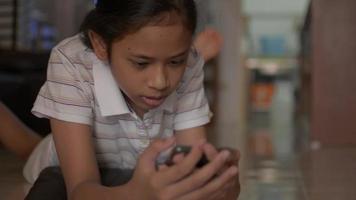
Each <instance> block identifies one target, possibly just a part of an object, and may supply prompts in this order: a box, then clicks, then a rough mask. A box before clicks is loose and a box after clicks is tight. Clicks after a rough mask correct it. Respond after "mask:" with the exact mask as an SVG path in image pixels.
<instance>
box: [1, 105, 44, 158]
mask: <svg viewBox="0 0 356 200" xmlns="http://www.w3.org/2000/svg"><path fill="white" fill-rule="evenodd" d="M40 141H41V137H40V136H39V135H38V134H37V133H35V132H33V131H32V130H31V129H30V128H28V127H27V126H26V125H25V124H24V123H22V122H21V120H19V118H18V117H17V116H16V115H14V113H12V112H11V110H9V109H8V108H7V107H6V106H5V105H4V104H3V103H2V102H0V143H2V144H3V145H4V146H5V148H6V149H8V150H9V151H11V152H13V153H15V154H16V155H17V156H19V157H21V158H23V159H25V160H26V159H27V158H28V156H29V155H30V154H31V152H32V150H33V149H34V148H35V147H36V145H37V144H38V143H39V142H40Z"/></svg>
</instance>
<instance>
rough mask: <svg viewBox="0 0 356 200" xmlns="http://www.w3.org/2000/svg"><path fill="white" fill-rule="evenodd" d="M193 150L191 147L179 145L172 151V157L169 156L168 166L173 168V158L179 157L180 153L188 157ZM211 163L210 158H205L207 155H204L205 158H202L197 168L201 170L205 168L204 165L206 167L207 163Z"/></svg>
mask: <svg viewBox="0 0 356 200" xmlns="http://www.w3.org/2000/svg"><path fill="white" fill-rule="evenodd" d="M191 149H192V148H191V147H190V146H184V145H177V146H176V147H174V149H173V150H172V153H171V155H170V156H169V159H168V161H167V162H166V164H167V165H168V166H171V165H173V164H174V163H173V158H174V156H175V155H178V154H180V153H182V154H184V155H187V154H188V153H189V152H190V150H191ZM208 162H209V160H208V158H207V157H206V156H205V154H203V156H202V157H201V158H200V160H199V162H198V163H197V165H196V167H197V168H201V167H203V166H204V165H206V164H207V163H208Z"/></svg>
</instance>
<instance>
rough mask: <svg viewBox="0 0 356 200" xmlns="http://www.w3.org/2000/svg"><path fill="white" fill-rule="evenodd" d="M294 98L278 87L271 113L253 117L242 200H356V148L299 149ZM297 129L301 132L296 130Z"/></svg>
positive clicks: (287, 87)
mask: <svg viewBox="0 0 356 200" xmlns="http://www.w3.org/2000/svg"><path fill="white" fill-rule="evenodd" d="M292 97H293V95H292V90H291V85H290V83H288V82H279V83H277V85H276V93H275V95H274V98H273V102H272V106H271V109H270V110H269V112H259V113H258V112H255V113H252V118H251V123H250V132H249V133H248V134H249V135H248V136H249V137H250V139H251V140H252V141H253V142H252V143H251V144H252V145H251V144H250V148H249V155H248V156H247V157H248V159H247V160H248V161H247V162H248V170H247V173H246V174H244V175H243V180H244V183H243V184H242V193H241V196H240V198H239V199H240V200H356V147H339V148H320V149H316V150H305V149H303V150H301V149H299V150H298V148H296V147H297V146H303V147H305V146H308V145H305V144H298V145H297V142H298V143H300V141H307V140H305V139H304V138H298V137H299V136H305V133H301V132H300V130H302V129H295V126H294V123H293V105H294V103H293V98H292ZM296 130H299V131H296Z"/></svg>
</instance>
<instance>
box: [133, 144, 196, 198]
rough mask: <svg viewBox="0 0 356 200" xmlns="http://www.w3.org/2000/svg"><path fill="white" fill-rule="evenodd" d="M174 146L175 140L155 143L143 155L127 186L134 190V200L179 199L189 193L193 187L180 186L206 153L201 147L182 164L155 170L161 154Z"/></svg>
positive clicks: (160, 167) (193, 151)
mask: <svg viewBox="0 0 356 200" xmlns="http://www.w3.org/2000/svg"><path fill="white" fill-rule="evenodd" d="M174 144H175V140H174V139H173V138H172V139H167V140H156V141H154V142H153V143H152V144H151V145H150V146H149V147H148V148H147V149H146V150H145V152H144V153H143V154H142V155H141V157H140V159H139V161H138V163H137V167H136V170H135V172H134V175H133V178H132V179H131V180H130V181H129V183H128V184H127V185H126V186H127V188H130V189H132V191H134V192H133V194H132V198H131V199H139V200H142V199H145V200H161V199H162V200H163V199H167V200H168V199H177V197H178V196H179V195H181V194H185V193H187V192H189V190H190V188H187V187H184V185H183V186H182V185H181V186H177V184H176V183H177V182H179V181H180V180H182V179H183V178H184V177H186V176H188V174H190V173H192V171H193V170H194V169H195V164H196V163H197V162H198V160H199V158H200V157H201V156H202V154H203V149H202V147H200V146H202V145H197V146H195V147H193V148H192V151H191V153H190V154H189V155H187V156H186V158H185V159H184V161H182V162H181V163H180V164H179V165H174V166H172V167H168V166H159V167H158V168H159V169H157V167H156V158H157V157H158V155H159V154H160V152H162V151H164V150H166V149H168V148H169V147H171V146H172V145H174Z"/></svg>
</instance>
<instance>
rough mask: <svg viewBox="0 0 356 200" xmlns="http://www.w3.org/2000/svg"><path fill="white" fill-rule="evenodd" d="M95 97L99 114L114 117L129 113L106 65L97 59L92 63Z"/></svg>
mask: <svg viewBox="0 0 356 200" xmlns="http://www.w3.org/2000/svg"><path fill="white" fill-rule="evenodd" d="M93 77H94V88H95V96H96V98H97V101H98V104H99V107H100V111H101V114H102V115H103V116H114V115H122V114H128V113H130V109H129V107H128V106H127V103H126V101H125V98H124V96H123V95H122V92H121V90H120V89H119V87H118V85H117V83H116V81H115V79H114V77H113V75H112V73H111V69H110V67H109V65H108V64H106V63H104V62H103V61H101V60H99V59H94V62H93Z"/></svg>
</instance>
